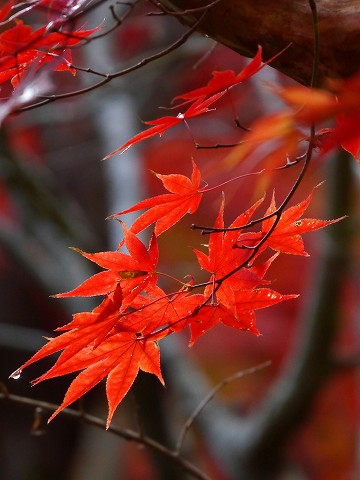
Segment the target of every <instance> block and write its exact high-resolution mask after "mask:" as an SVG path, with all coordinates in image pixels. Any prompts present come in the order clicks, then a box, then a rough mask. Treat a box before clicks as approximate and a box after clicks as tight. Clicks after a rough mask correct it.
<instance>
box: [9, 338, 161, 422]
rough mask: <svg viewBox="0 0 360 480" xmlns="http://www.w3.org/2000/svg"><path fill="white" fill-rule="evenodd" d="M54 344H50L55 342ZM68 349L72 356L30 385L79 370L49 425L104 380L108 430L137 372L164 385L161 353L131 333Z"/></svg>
mask: <svg viewBox="0 0 360 480" xmlns="http://www.w3.org/2000/svg"><path fill="white" fill-rule="evenodd" d="M64 335H66V334H64ZM59 338H61V337H59ZM56 340H57V339H54V340H51V341H50V342H56ZM67 348H68V349H70V350H71V354H68V355H67V356H66V358H65V357H64V354H66V353H67V350H65V351H64V352H63V353H62V355H61V356H60V357H59V360H58V361H57V362H56V364H55V365H54V366H53V367H52V368H51V369H50V370H49V371H48V372H46V373H44V374H43V375H41V377H39V378H38V379H36V380H35V381H34V382H33V384H37V383H39V382H41V381H43V380H47V379H49V378H53V377H58V376H61V375H66V374H68V373H72V372H76V371H78V370H82V372H80V373H79V374H78V376H77V377H76V378H75V380H73V382H72V383H71V384H70V387H69V388H68V390H67V392H66V395H65V397H64V400H63V402H62V404H61V405H60V407H59V408H58V409H57V410H56V411H55V412H54V413H53V414H52V416H51V417H50V419H49V421H50V420H52V419H53V418H54V417H55V416H56V415H57V414H58V413H59V412H61V410H63V409H64V408H65V407H67V406H68V405H70V404H71V403H73V402H74V401H75V400H77V399H78V398H80V397H81V396H83V395H84V394H85V393H86V392H88V391H89V390H90V389H91V388H93V387H94V386H95V385H96V384H98V383H99V382H100V381H101V380H102V379H103V378H105V377H107V381H106V395H107V398H108V402H109V414H108V418H107V423H106V425H107V428H108V427H109V425H110V422H111V419H112V416H113V414H114V411H115V409H116V407H117V406H118V405H119V403H120V402H121V400H122V399H123V398H124V396H125V395H126V393H127V392H128V391H129V389H130V387H131V385H132V384H133V382H134V380H135V378H136V376H137V374H138V372H139V370H143V371H144V372H148V373H153V374H154V375H156V376H157V377H158V379H159V380H160V381H161V383H162V384H164V380H163V378H162V375H161V370H160V352H159V348H158V346H157V344H156V342H154V341H151V340H144V339H138V338H137V336H136V335H135V334H134V333H130V332H121V333H115V334H113V335H111V336H109V337H108V338H107V339H105V340H104V341H103V342H102V343H101V344H100V345H99V346H98V347H97V348H94V347H93V345H91V344H88V345H87V346H85V347H83V345H82V346H81V348H80V349H79V350H78V351H77V352H76V353H74V348H76V340H75V341H74V343H73V345H71V346H69V347H67ZM35 360H37V358H36V355H35V356H34V357H33V358H32V359H30V360H29V361H28V362H26V363H25V364H24V365H23V366H22V367H20V369H19V370H18V371H21V370H22V369H23V368H25V367H26V366H27V365H29V364H30V363H33V362H34V361H35ZM13 375H15V373H14V374H13Z"/></svg>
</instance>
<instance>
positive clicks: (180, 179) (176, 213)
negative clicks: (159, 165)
mask: <svg viewBox="0 0 360 480" xmlns="http://www.w3.org/2000/svg"><path fill="white" fill-rule="evenodd" d="M155 175H156V176H157V177H158V178H159V179H160V180H161V181H162V183H163V185H164V187H165V188H166V190H168V191H169V192H171V193H167V194H163V195H158V196H156V197H152V198H147V199H146V200H142V201H140V202H138V203H137V204H136V205H134V206H133V207H131V208H129V209H127V210H123V211H122V212H119V213H115V214H114V215H112V216H111V217H110V218H113V217H118V216H120V215H125V214H127V213H131V212H136V211H137V210H143V209H148V210H147V211H146V212H144V213H143V214H142V215H140V217H139V218H137V219H136V220H135V222H134V223H133V224H132V226H131V228H130V230H131V231H132V232H134V233H139V232H141V231H142V230H144V229H145V228H147V227H148V226H149V225H151V224H152V223H155V230H154V232H155V235H156V236H157V237H158V236H159V235H160V234H162V233H163V232H165V231H166V230H168V229H169V228H170V227H172V226H173V225H174V224H175V223H177V222H178V221H179V220H180V219H181V218H182V217H183V216H184V215H186V214H187V213H194V212H195V211H196V210H197V208H198V206H199V203H200V201H201V197H202V190H200V189H199V186H200V181H201V175H200V171H199V169H198V167H197V166H196V164H195V162H193V171H192V175H191V179H190V178H188V177H185V176H184V175H179V174H172V175H160V174H158V173H157V174H155Z"/></svg>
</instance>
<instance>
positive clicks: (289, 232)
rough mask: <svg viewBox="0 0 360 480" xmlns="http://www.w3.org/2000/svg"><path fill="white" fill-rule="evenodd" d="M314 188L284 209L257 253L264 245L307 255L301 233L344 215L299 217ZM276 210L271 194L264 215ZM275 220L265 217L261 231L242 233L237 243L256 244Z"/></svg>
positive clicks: (325, 225)
mask: <svg viewBox="0 0 360 480" xmlns="http://www.w3.org/2000/svg"><path fill="white" fill-rule="evenodd" d="M313 194H314V190H313V191H312V192H311V194H310V195H309V196H308V197H307V198H306V199H305V200H303V201H302V202H300V203H298V204H297V205H294V206H293V207H290V208H288V209H287V210H285V211H284V212H283V213H282V214H281V216H280V220H279V222H278V223H277V225H276V227H275V229H274V231H273V232H272V233H271V235H270V236H269V238H268V239H267V240H266V242H265V244H264V245H263V246H262V247H261V248H260V249H259V253H260V252H262V251H264V250H265V249H266V247H269V248H272V249H273V250H275V251H277V252H282V253H291V254H293V255H304V256H308V253H307V252H306V251H305V247H304V242H303V239H302V237H301V235H302V234H303V233H308V232H313V231H315V230H319V229H320V228H324V227H327V226H329V225H332V224H333V223H336V222H339V221H340V220H342V219H344V218H345V217H341V218H337V219H335V220H318V219H315V218H301V217H302V215H303V214H304V213H305V211H306V210H307V208H308V206H309V204H310V202H311V200H312V197H313ZM275 211H276V203H275V196H274V195H273V197H272V200H271V203H270V206H269V208H268V210H267V211H266V214H265V216H268V215H271V214H272V213H274V212H275ZM274 222H275V216H272V217H270V218H267V219H266V220H264V221H263V222H262V227H261V232H257V233H243V234H241V235H240V236H239V239H238V244H239V245H248V246H254V245H256V244H257V243H258V242H259V241H260V240H261V239H262V238H263V237H264V236H265V235H266V234H267V233H268V232H269V231H270V229H271V228H272V226H273V224H274Z"/></svg>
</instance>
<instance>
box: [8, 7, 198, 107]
mask: <svg viewBox="0 0 360 480" xmlns="http://www.w3.org/2000/svg"><path fill="white" fill-rule="evenodd" d="M205 15H206V12H205V13H204V14H203V15H202V16H201V17H200V18H199V19H198V20H197V21H196V22H195V23H194V25H193V26H192V27H190V28H189V29H188V30H187V31H186V32H185V33H184V34H183V35H182V36H181V37H180V38H179V39H178V40H176V42H174V43H172V44H171V45H170V46H169V47H167V48H165V49H164V50H161V51H160V52H157V53H155V54H154V55H150V56H149V57H146V58H143V59H142V60H140V62H138V63H136V64H135V65H132V66H131V67H128V68H125V69H123V70H120V71H118V72H115V73H101V72H97V71H96V70H92V69H90V68H86V69H83V68H80V67H76V65H73V64H69V67H70V68H74V69H75V70H79V71H86V72H88V73H92V74H94V75H99V76H102V77H104V78H103V80H101V81H100V82H98V83H95V84H94V85H90V86H88V87H85V88H81V89H79V90H75V91H73V92H68V93H63V94H59V95H51V96H47V97H40V98H44V100H41V101H39V102H37V103H33V104H31V105H28V106H26V107H22V108H20V109H19V110H17V111H18V112H23V111H26V110H32V109H34V108H38V107H40V106H43V105H47V104H48V103H52V102H54V101H56V100H63V99H65V98H71V97H76V96H78V95H83V94H84V93H87V92H91V91H92V90H95V89H97V88H99V87H102V86H104V85H106V84H107V83H109V82H111V81H112V80H114V79H115V78H119V77H122V76H124V75H127V74H129V73H132V72H135V71H136V70H138V69H140V68H142V67H144V66H145V65H148V64H149V63H151V62H154V61H155V60H158V59H159V58H162V57H164V56H166V55H168V54H169V53H171V52H173V51H174V50H176V49H177V48H179V47H181V46H182V45H183V44H184V43H185V42H186V41H187V40H188V38H189V37H190V36H191V35H192V34H193V33H194V31H195V30H196V28H197V27H198V26H199V25H200V23H201V22H202V21H203V19H204V18H205Z"/></svg>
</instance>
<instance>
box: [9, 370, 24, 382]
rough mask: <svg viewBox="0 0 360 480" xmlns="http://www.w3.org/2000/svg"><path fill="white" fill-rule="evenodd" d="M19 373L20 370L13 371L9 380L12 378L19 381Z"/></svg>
mask: <svg viewBox="0 0 360 480" xmlns="http://www.w3.org/2000/svg"><path fill="white" fill-rule="evenodd" d="M21 373H22V370H20V368H18V369H17V370H15V372H13V373H12V374H11V375H10V377H9V378H12V379H14V380H19V378H20V377H21Z"/></svg>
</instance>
